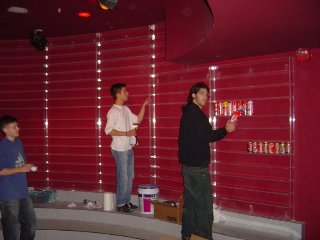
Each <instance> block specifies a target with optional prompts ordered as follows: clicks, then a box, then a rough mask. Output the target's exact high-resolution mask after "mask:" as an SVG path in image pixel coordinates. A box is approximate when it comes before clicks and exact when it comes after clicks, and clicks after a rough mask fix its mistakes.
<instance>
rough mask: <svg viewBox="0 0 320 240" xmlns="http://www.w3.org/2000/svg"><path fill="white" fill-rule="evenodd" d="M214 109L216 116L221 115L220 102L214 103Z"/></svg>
mask: <svg viewBox="0 0 320 240" xmlns="http://www.w3.org/2000/svg"><path fill="white" fill-rule="evenodd" d="M213 111H214V116H219V109H218V103H217V102H214V103H213Z"/></svg>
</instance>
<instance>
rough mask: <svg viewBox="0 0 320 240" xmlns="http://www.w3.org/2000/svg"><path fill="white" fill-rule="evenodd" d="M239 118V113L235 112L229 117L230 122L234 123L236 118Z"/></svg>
mask: <svg viewBox="0 0 320 240" xmlns="http://www.w3.org/2000/svg"><path fill="white" fill-rule="evenodd" d="M238 117H239V111H235V112H234V113H233V114H232V116H231V118H230V122H235V121H237V118H238Z"/></svg>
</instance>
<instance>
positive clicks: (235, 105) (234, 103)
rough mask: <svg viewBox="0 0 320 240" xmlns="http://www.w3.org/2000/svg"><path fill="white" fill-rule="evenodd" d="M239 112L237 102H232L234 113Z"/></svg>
mask: <svg viewBox="0 0 320 240" xmlns="http://www.w3.org/2000/svg"><path fill="white" fill-rule="evenodd" d="M237 110H238V107H237V101H232V112H235V111H237Z"/></svg>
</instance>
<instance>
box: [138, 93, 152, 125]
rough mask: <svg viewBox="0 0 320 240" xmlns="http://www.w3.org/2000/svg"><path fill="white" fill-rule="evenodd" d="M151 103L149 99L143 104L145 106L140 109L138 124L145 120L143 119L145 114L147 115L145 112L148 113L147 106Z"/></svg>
mask: <svg viewBox="0 0 320 240" xmlns="http://www.w3.org/2000/svg"><path fill="white" fill-rule="evenodd" d="M149 103H150V99H149V98H147V99H146V100H145V101H144V102H143V104H142V106H141V109H140V112H139V113H138V115H137V117H138V122H137V123H138V124H139V123H141V121H142V119H143V117H144V113H145V111H146V106H147V105H148V104H149Z"/></svg>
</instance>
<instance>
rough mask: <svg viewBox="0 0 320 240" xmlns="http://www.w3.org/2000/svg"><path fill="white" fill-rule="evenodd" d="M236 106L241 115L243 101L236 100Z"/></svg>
mask: <svg viewBox="0 0 320 240" xmlns="http://www.w3.org/2000/svg"><path fill="white" fill-rule="evenodd" d="M237 108H238V111H239V114H240V116H242V115H243V103H242V101H237Z"/></svg>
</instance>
